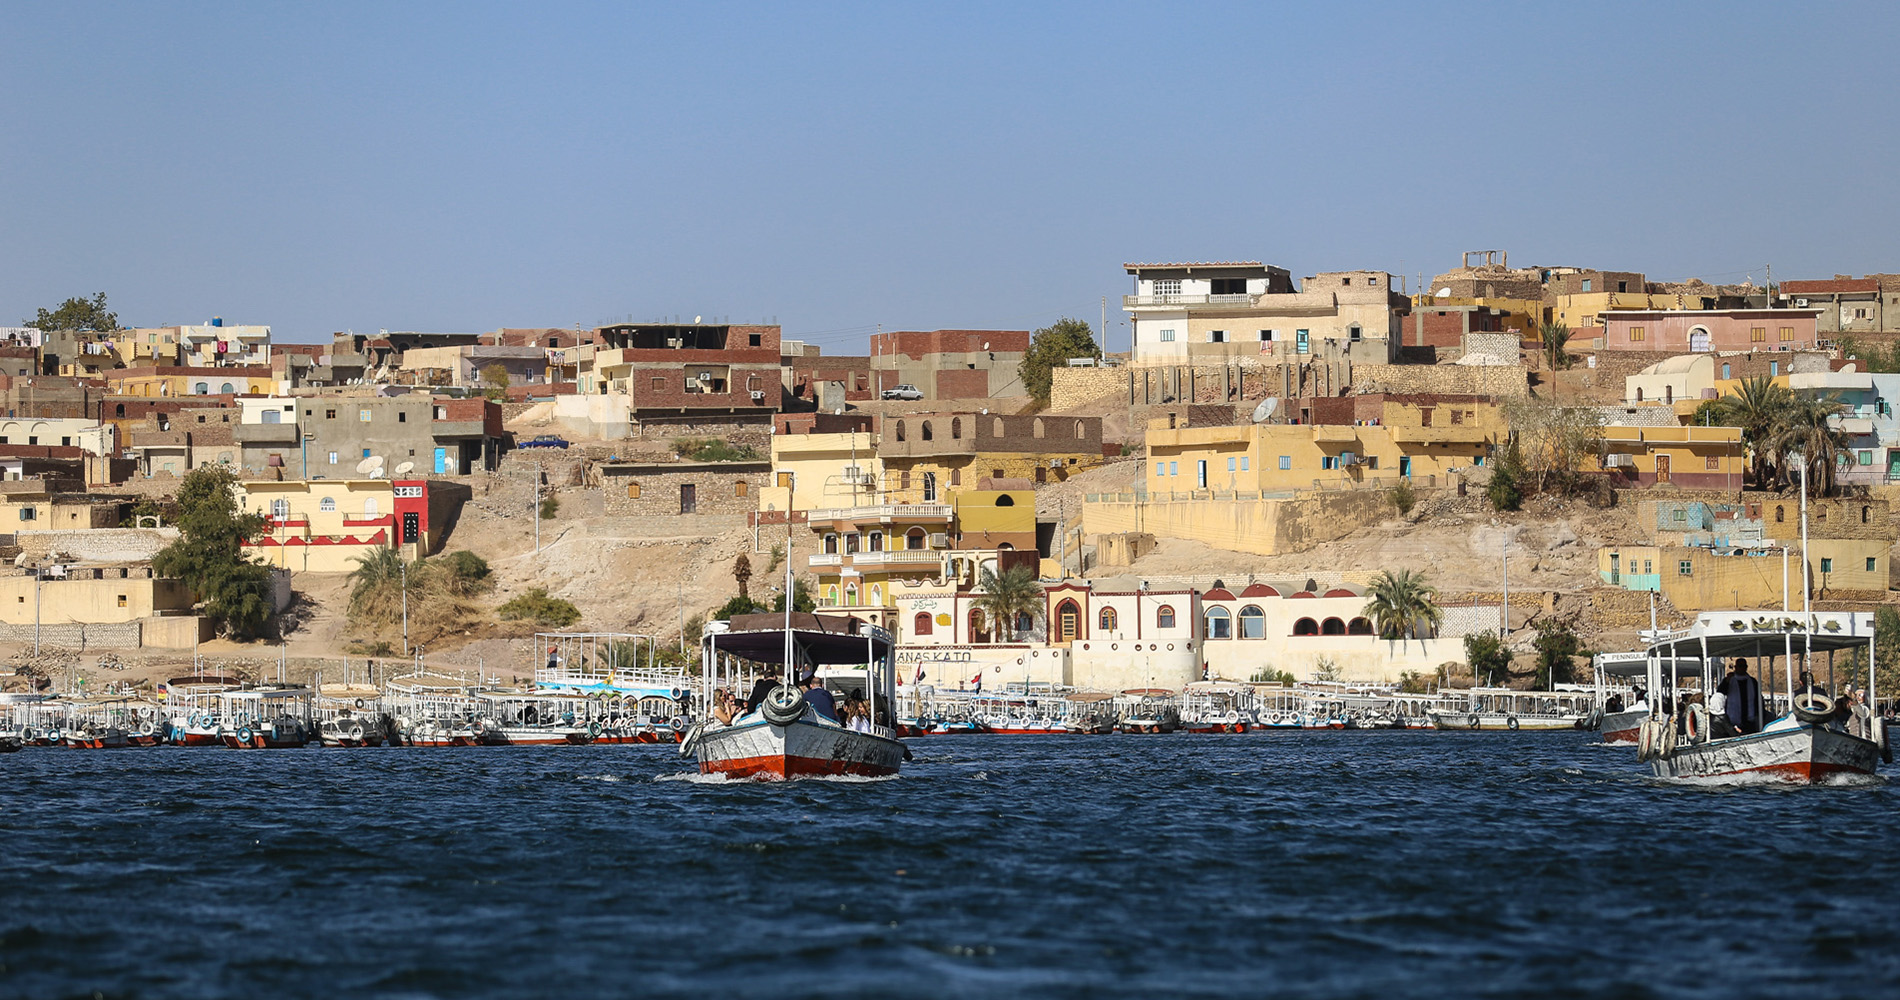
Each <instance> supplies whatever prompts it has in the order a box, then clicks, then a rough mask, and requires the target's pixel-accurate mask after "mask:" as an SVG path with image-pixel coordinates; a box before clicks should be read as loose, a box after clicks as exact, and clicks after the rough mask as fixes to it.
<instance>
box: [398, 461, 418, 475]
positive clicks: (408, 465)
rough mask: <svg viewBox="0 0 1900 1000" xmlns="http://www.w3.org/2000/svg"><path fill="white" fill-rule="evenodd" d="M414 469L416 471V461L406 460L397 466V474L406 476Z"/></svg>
mask: <svg viewBox="0 0 1900 1000" xmlns="http://www.w3.org/2000/svg"><path fill="white" fill-rule="evenodd" d="M414 471H416V463H414V462H404V463H402V464H401V465H398V466H396V475H398V476H406V475H408V474H409V473H411V472H414Z"/></svg>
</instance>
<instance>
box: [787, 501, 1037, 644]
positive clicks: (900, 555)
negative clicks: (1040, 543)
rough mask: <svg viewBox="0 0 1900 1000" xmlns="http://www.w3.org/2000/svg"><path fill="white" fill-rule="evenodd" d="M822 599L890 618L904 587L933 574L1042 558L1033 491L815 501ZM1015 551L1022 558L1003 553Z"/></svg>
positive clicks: (962, 573)
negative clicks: (927, 499) (843, 503)
mask: <svg viewBox="0 0 1900 1000" xmlns="http://www.w3.org/2000/svg"><path fill="white" fill-rule="evenodd" d="M810 527H811V530H812V532H813V533H814V534H815V535H817V536H818V547H819V551H817V552H814V553H812V554H811V556H810V557H808V559H807V565H808V566H809V567H810V569H811V571H812V572H813V574H815V575H816V576H817V584H818V586H817V590H816V591H815V595H816V597H817V600H818V603H819V606H820V607H822V608H825V609H827V610H832V609H837V610H849V611H851V612H852V613H853V614H857V615H859V616H860V617H863V618H866V619H867V620H869V621H872V622H874V623H877V624H885V623H886V622H887V620H888V619H889V616H890V614H891V612H892V609H894V608H895V607H896V603H895V602H896V598H897V595H898V594H899V593H902V592H904V591H906V590H907V589H915V588H917V587H920V586H925V585H927V584H929V583H930V582H931V581H961V583H963V584H964V585H969V584H973V583H975V581H976V579H977V569H978V567H979V566H980V565H994V564H995V562H996V560H997V559H998V558H999V557H1002V556H1001V553H1007V552H1012V551H1015V552H1022V553H1026V554H1027V557H1028V558H1029V559H1030V563H1029V564H1030V565H1031V566H1034V565H1035V564H1036V557H1035V552H1036V494H1035V492H1034V491H1033V490H1026V489H1022V490H968V491H959V492H956V493H952V494H951V495H950V496H949V497H948V502H947V503H929V504H897V503H893V504H875V505H864V506H857V507H841V508H824V507H820V508H814V509H812V511H811V520H810ZM1002 558H1015V557H1002Z"/></svg>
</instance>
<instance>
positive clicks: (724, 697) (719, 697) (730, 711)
mask: <svg viewBox="0 0 1900 1000" xmlns="http://www.w3.org/2000/svg"><path fill="white" fill-rule="evenodd" d="M712 714H713V718H715V719H718V720H719V724H720V725H722V726H730V725H732V720H733V719H734V718H736V717H738V715H739V705H738V703H737V702H736V701H734V700H733V697H732V692H731V691H728V690H726V689H725V688H720V689H719V690H717V691H714V692H713V710H712Z"/></svg>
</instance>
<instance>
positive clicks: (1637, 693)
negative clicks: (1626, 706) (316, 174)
mask: <svg viewBox="0 0 1900 1000" xmlns="http://www.w3.org/2000/svg"><path fill="white" fill-rule="evenodd" d="M1630 711H1632V712H1647V711H1649V692H1648V691H1645V690H1643V689H1642V687H1641V686H1640V685H1638V686H1637V687H1633V688H1630Z"/></svg>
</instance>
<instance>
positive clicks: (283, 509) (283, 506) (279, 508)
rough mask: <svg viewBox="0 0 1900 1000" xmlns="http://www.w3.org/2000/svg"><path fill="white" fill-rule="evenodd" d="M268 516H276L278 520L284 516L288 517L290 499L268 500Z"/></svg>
mask: <svg viewBox="0 0 1900 1000" xmlns="http://www.w3.org/2000/svg"><path fill="white" fill-rule="evenodd" d="M270 516H272V517H274V518H277V519H278V520H280V521H281V520H283V519H284V518H286V517H289V516H290V501H288V500H272V501H271V502H270Z"/></svg>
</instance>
